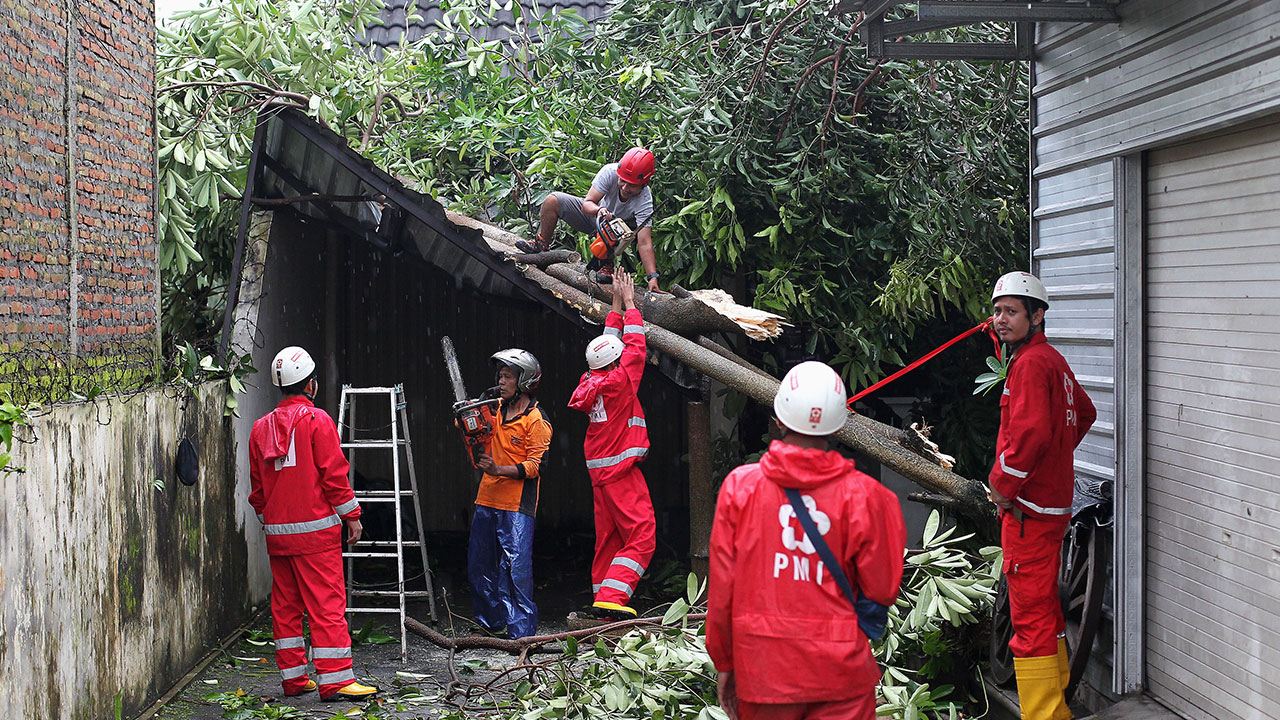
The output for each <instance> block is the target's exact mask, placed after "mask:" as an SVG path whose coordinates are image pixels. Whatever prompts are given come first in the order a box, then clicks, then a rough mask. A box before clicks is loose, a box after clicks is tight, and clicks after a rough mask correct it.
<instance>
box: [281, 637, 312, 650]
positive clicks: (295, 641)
mask: <svg viewBox="0 0 1280 720" xmlns="http://www.w3.org/2000/svg"><path fill="white" fill-rule="evenodd" d="M306 646H307V641H306V640H304V639H303V637H302V636H301V635H298V636H296V637H286V638H276V649H277V650H288V649H289V648H301V647H306Z"/></svg>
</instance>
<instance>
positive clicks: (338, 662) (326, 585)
mask: <svg viewBox="0 0 1280 720" xmlns="http://www.w3.org/2000/svg"><path fill="white" fill-rule="evenodd" d="M304 612H305V613H306V615H307V618H308V619H309V623H310V625H311V651H312V655H313V657H314V662H315V669H316V683H317V684H318V685H319V686H320V697H329V696H330V695H332V694H333V693H335V692H337V691H339V690H341V689H342V688H344V687H346V686H347V685H349V684H351V681H352V680H354V679H355V678H354V675H352V674H351V633H350V630H349V629H348V628H347V617H346V612H347V596H346V587H345V583H344V580H343V575H342V548H341V546H339V547H335V548H333V549H332V550H325V551H324V552H318V553H312V554H309V555H272V556H271V629H272V632H273V634H274V635H275V637H276V640H277V645H276V665H277V666H278V667H279V668H280V675H281V684H282V685H283V686H284V690H285V692H289V693H296V692H301V690H302V688H303V687H305V686H306V684H307V672H306V649H305V648H304V647H302V646H301V645H299V644H298V642H297V639H299V638H301V637H302V614H303V613H304ZM299 667H300V668H301V669H302V672H301V673H298V670H297V668H299ZM295 673H298V674H296V675H295ZM344 677H345V680H344V679H343V678H344Z"/></svg>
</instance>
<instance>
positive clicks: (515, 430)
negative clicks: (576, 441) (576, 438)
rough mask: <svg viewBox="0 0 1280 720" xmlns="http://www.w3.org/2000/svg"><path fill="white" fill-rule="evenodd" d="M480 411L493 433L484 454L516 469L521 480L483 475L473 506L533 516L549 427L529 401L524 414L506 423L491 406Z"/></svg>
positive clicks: (548, 444)
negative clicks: (486, 418) (484, 414)
mask: <svg viewBox="0 0 1280 720" xmlns="http://www.w3.org/2000/svg"><path fill="white" fill-rule="evenodd" d="M482 411H483V412H485V413H488V415H489V423H490V425H492V426H493V433H492V434H490V435H489V440H488V441H487V442H486V443H485V448H484V451H485V454H486V455H488V456H489V457H491V458H493V461H494V462H495V463H497V464H499V465H515V466H516V467H517V468H519V472H520V473H521V477H518V478H509V477H498V476H497V475H490V474H488V473H485V475H484V477H482V478H481V479H480V489H479V491H477V492H476V504H477V505H484V506H485V507H491V508H495V509H498V510H518V511H520V512H522V513H524V514H525V515H533V514H534V513H535V512H536V511H537V509H538V478H539V477H541V475H542V457H543V456H544V455H546V452H547V448H548V447H550V446H551V423H549V422H547V420H546V418H545V417H543V415H542V408H541V407H540V406H539V405H538V401H537V400H534V399H533V398H530V399H529V407H527V408H525V411H524V412H522V413H520V414H519V415H517V416H515V417H513V418H511V419H510V420H507V421H505V422H504V421H503V420H502V413H501V411H494V410H493V406H492V405H486V406H484V408H483V409H482Z"/></svg>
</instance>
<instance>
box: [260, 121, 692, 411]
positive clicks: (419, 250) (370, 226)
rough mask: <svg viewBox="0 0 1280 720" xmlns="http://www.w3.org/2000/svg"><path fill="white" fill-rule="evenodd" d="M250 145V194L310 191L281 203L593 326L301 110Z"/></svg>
mask: <svg viewBox="0 0 1280 720" xmlns="http://www.w3.org/2000/svg"><path fill="white" fill-rule="evenodd" d="M258 152H259V153H260V156H261V157H260V161H261V163H262V169H261V176H260V177H259V179H258V181H257V183H256V184H255V185H254V190H253V195H254V197H255V198H258V199H264V200H266V201H267V202H270V201H272V200H276V201H279V200H288V199H296V198H300V197H302V196H307V197H310V196H312V195H315V196H317V197H316V198H315V199H314V200H305V201H304V200H295V201H293V202H289V203H288V206H289V208H290V209H291V210H293V211H294V212H297V213H298V214H300V215H303V216H305V217H308V218H311V219H313V220H316V221H319V222H321V223H326V224H331V225H335V226H337V227H340V228H342V229H343V230H345V231H346V232H347V233H348V234H349V235H351V236H353V237H354V238H361V239H363V240H365V241H367V242H369V243H370V244H372V245H374V246H376V247H378V248H380V249H381V250H384V251H386V252H387V253H389V254H390V255H391V256H392V257H394V258H396V260H397V261H398V262H406V261H407V262H420V263H423V264H425V265H428V266H430V267H434V268H438V269H440V270H443V271H444V272H445V273H447V274H448V276H449V277H451V278H453V281H454V284H455V285H456V286H457V287H459V288H470V289H473V290H474V291H476V292H479V293H481V294H485V295H490V296H495V297H508V298H517V299H533V300H536V301H537V302H538V303H540V304H542V305H544V306H546V307H548V308H550V309H551V310H552V311H554V312H555V313H556V314H558V315H560V316H561V317H563V318H565V319H567V320H569V321H570V322H572V323H574V324H575V325H577V326H579V327H592V328H594V327H596V326H595V325H594V323H590V322H588V321H587V320H586V319H584V318H583V317H582V315H581V314H579V313H578V311H577V310H575V309H574V308H572V307H571V306H569V305H567V304H566V303H564V302H562V301H560V300H559V299H558V298H556V297H555V295H554V294H553V293H551V292H549V291H547V290H544V289H543V288H542V287H541V286H540V285H538V284H537V283H535V282H533V281H532V280H530V279H528V278H526V277H525V276H524V275H522V274H520V272H519V271H518V270H516V267H515V265H514V264H513V263H511V262H509V261H507V260H506V259H504V258H503V257H502V255H501V253H498V252H496V251H494V250H493V249H491V248H490V247H489V244H488V243H487V242H486V241H485V239H484V237H483V235H482V234H481V232H480V231H479V230H475V229H472V228H467V227H461V226H459V225H455V224H454V223H452V222H450V221H449V219H448V218H447V217H446V215H445V211H444V206H442V205H441V204H440V203H439V202H437V201H436V199H435V198H433V197H431V196H429V195H423V194H422V193H419V192H416V191H414V190H410V189H409V188H407V187H405V186H404V185H403V184H401V183H400V182H399V181H398V180H396V179H395V178H393V177H391V176H390V175H388V174H387V173H386V172H384V171H382V170H381V169H379V168H378V167H376V166H375V165H374V164H373V162H372V161H371V160H369V159H368V158H365V157H364V156H363V155H361V154H360V153H358V152H357V151H356V150H355V149H353V148H352V147H351V146H350V145H348V144H347V141H346V140H345V139H344V138H342V137H341V136H339V135H338V134H337V133H335V132H333V131H332V130H330V129H329V128H327V127H324V126H323V125H320V124H319V123H317V122H315V121H314V120H311V119H310V118H308V117H307V116H306V115H303V114H302V113H299V112H297V111H294V110H285V111H282V112H280V113H278V114H276V115H274V116H272V117H271V119H270V120H269V121H268V123H267V130H266V135H265V140H264V142H263V144H262V147H261V148H260V149H259V150H258ZM364 198H369V199H367V200H366V199H364ZM650 352H653V353H654V355H655V356H656V357H657V359H658V367H659V369H660V370H661V372H662V374H663V375H665V376H667V378H669V379H670V380H672V381H673V382H674V383H675V384H676V385H678V386H680V387H682V388H684V389H686V390H698V389H699V388H701V386H702V383H703V382H704V378H703V376H702V374H701V373H700V372H698V371H697V370H694V369H692V368H690V367H688V366H685V365H683V364H682V363H680V362H679V361H678V360H675V359H674V358H671V357H668V356H666V355H664V354H662V353H657V352H656V351H652V350H651V351H650Z"/></svg>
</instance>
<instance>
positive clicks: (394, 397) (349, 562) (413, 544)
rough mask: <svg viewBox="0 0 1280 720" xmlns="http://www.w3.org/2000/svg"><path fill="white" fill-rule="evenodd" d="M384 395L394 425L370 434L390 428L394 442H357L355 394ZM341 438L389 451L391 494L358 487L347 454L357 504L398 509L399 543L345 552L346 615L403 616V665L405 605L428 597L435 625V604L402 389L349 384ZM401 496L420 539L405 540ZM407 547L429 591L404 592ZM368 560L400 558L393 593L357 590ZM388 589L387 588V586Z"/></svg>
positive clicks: (362, 545) (364, 544)
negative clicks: (368, 603)
mask: <svg viewBox="0 0 1280 720" xmlns="http://www.w3.org/2000/svg"><path fill="white" fill-rule="evenodd" d="M379 395H381V396H384V397H386V398H387V402H388V407H389V413H388V417H389V418H390V423H388V424H387V425H385V426H383V427H380V428H375V429H370V430H366V431H365V432H371V431H372V430H383V429H385V430H388V431H389V432H390V435H391V437H390V438H359V439H357V438H356V437H355V435H356V430H357V429H356V427H355V417H356V413H355V406H356V397H357V396H366V397H368V398H369V399H371V400H376V399H377V397H376V396H379ZM338 435H339V441H340V444H341V446H342V447H343V448H344V449H348V450H356V449H361V450H370V449H372V450H382V451H383V452H387V451H390V454H391V480H392V487H393V488H394V489H392V490H369V489H366V488H363V487H356V456H355V453H348V458H347V459H348V460H349V462H350V465H351V470H350V475H349V476H348V479H349V480H350V482H351V488H352V490H354V491H355V495H356V500H357V501H358V502H360V503H361V504H362V505H363V504H364V503H391V504H392V505H394V509H393V513H394V515H395V522H394V525H395V530H396V537H395V540H361V541H360V542H358V543H356V544H355V545H354V546H350V547H349V548H348V549H347V551H346V552H343V553H342V557H343V559H344V561H345V562H346V566H347V568H346V570H347V583H348V584H347V612H348V613H382V614H391V613H398V614H399V616H400V661H401V662H405V661H407V660H408V657H409V648H408V636H407V633H406V628H405V603H406V599H407V598H410V597H425V598H427V601H428V604H429V606H430V609H431V621H432V622H435V621H436V600H435V589H434V588H433V587H432V583H431V566H430V565H429V564H428V562H427V546H426V543H425V538H424V534H425V529H424V527H423V525H422V505H421V504H420V503H419V497H418V477H417V475H416V474H415V473H414V469H413V446H412V444H411V443H410V442H409V416H408V413H407V412H406V411H405V399H404V386H403V385H396V386H395V387H367V388H353V387H351V386H350V385H343V386H342V399H341V402H340V403H339V406H338ZM400 448H404V457H405V469H406V470H408V475H409V487H408V488H405V487H404V486H403V485H402V484H401V481H400ZM401 498H411V500H409V503H410V504H411V505H412V506H413V517H414V519H415V520H417V523H418V539H417V540H405V539H404V522H405V520H404V511H405V510H406V508H405V507H404V503H403V502H402V501H401ZM372 548H393V549H394V550H393V551H390V552H379V551H376V550H372ZM405 548H417V549H418V552H419V554H420V555H421V556H422V577H423V579H424V580H425V582H426V589H425V590H407V589H406V588H405V577H404V551H405ZM364 558H395V559H396V582H395V583H394V585H395V587H396V589H395V590H361V589H359V588H358V587H357V583H356V580H355V575H356V571H357V568H358V566H359V565H362V564H363V563H357V560H361V559H364ZM384 587H387V586H384ZM355 597H385V598H393V597H394V598H396V599H397V600H399V604H398V606H397V607H386V608H378V607H352V603H351V601H352V599H353V598H355Z"/></svg>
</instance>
